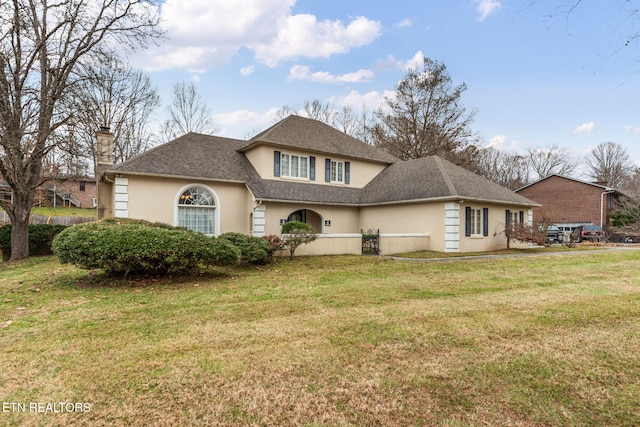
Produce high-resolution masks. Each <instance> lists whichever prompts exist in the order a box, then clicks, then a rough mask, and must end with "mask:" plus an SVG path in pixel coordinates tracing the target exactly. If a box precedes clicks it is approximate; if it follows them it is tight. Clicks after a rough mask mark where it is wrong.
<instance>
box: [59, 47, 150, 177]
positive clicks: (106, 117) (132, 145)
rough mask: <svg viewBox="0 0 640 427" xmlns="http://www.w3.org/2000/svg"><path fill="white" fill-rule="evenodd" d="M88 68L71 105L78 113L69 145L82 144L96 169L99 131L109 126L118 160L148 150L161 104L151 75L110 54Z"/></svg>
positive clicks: (75, 90)
mask: <svg viewBox="0 0 640 427" xmlns="http://www.w3.org/2000/svg"><path fill="white" fill-rule="evenodd" d="M85 70H86V71H85V73H84V75H85V76H86V78H85V79H84V80H83V81H82V82H81V83H80V84H78V85H76V86H74V87H73V95H74V96H73V98H72V100H71V104H70V105H68V108H70V109H71V111H73V112H74V113H75V114H74V120H73V121H72V122H70V123H69V126H68V131H67V136H66V137H65V139H66V140H74V143H73V144H71V146H70V147H68V148H67V149H68V150H77V148H78V147H82V152H83V153H84V155H85V156H86V157H88V159H87V160H88V161H89V162H90V163H91V164H92V165H93V168H94V170H95V166H96V161H97V160H96V154H97V147H96V138H95V131H96V129H99V128H100V127H102V126H107V127H109V128H110V131H111V132H112V133H113V135H114V147H113V156H114V161H115V163H120V162H122V161H124V160H126V159H128V158H130V157H133V156H135V155H137V154H140V153H142V152H144V151H146V150H147V149H148V148H149V147H150V146H151V144H152V133H151V131H150V129H149V122H150V120H151V117H152V114H153V112H154V110H155V109H156V108H157V107H158V106H159V105H160V96H159V95H158V91H157V89H156V88H154V87H153V86H152V84H151V79H150V78H149V76H147V75H146V74H144V73H143V72H141V71H139V70H134V69H132V68H130V67H128V66H127V65H125V64H124V63H122V62H121V61H120V60H119V59H117V58H108V57H104V58H99V59H98V60H97V61H94V62H93V63H90V64H89V65H88V66H86V67H85ZM71 152H72V153H73V151H71Z"/></svg>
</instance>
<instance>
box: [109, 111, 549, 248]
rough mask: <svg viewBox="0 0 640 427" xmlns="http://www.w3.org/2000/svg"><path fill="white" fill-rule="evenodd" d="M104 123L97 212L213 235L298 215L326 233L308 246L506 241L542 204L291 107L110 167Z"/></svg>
mask: <svg viewBox="0 0 640 427" xmlns="http://www.w3.org/2000/svg"><path fill="white" fill-rule="evenodd" d="M110 135H111V134H110V133H108V132H107V131H106V130H104V129H103V130H102V131H100V132H98V134H97V136H98V145H99V153H100V154H99V158H98V176H99V177H100V180H99V188H98V195H99V197H98V212H99V214H98V215H99V217H116V218H118V217H120V218H127V217H129V218H140V219H146V220H149V221H159V222H164V223H168V224H172V225H180V226H185V227H188V228H190V229H194V230H198V231H201V232H203V233H205V234H209V235H219V234H221V233H225V232H232V231H233V232H240V233H246V234H253V235H256V236H265V235H270V234H275V235H279V234H280V229H281V225H282V224H283V223H284V222H286V221H289V220H299V221H304V222H306V223H309V224H310V225H312V226H313V228H314V230H315V231H316V232H318V233H319V238H318V239H317V240H316V241H314V242H313V243H311V244H309V245H305V246H304V247H301V248H299V249H298V251H299V252H300V254H343V253H355V254H359V253H361V242H362V234H361V233H362V232H363V230H364V231H366V230H369V229H372V230H379V232H380V236H381V237H380V239H381V240H380V251H381V253H384V254H390V253H398V252H405V251H415V250H435V251H442V252H469V251H484V250H493V249H500V248H505V247H506V237H505V235H504V228H505V218H506V216H505V213H507V215H508V214H509V212H519V215H516V216H514V217H515V218H518V219H517V220H518V221H524V222H527V223H529V224H530V223H531V212H532V211H531V209H532V208H533V207H535V206H537V204H536V203H535V202H532V201H531V200H528V199H526V198H525V197H523V196H520V195H518V194H516V193H514V192H512V191H510V190H507V189H506V188H504V187H501V186H499V185H497V184H495V183H493V182H490V181H488V180H485V179H483V178H481V177H480V176H478V175H475V174H474V173H472V172H470V171H468V170H466V169H463V168H461V167H458V166H455V165H454V164H452V163H450V162H448V161H446V160H444V159H442V158H440V157H436V156H433V157H427V158H422V159H417V160H410V161H401V160H399V159H397V158H396V157H394V156H391V155H390V154H388V153H386V152H384V151H381V150H378V149H376V148H374V147H373V146H370V145H368V144H366V143H364V142H361V141H359V140H357V139H355V138H352V137H350V136H348V135H346V134H344V133H342V132H340V131H338V130H336V129H334V128H332V127H330V126H328V125H325V124H323V123H321V122H318V121H315V120H311V119H306V118H302V117H298V116H290V117H288V118H286V119H284V120H282V121H281V122H279V123H277V124H275V125H274V126H272V127H271V128H269V129H267V130H266V131H264V132H262V133H260V134H259V135H257V136H255V137H253V138H252V139H250V140H249V141H239V140H234V139H228V138H221V137H216V136H208V135H201V134H195V133H189V134H187V135H184V136H182V137H180V138H178V139H175V140H173V141H170V142H168V143H166V144H164V145H161V146H158V147H156V148H154V149H152V150H149V151H147V152H146V153H144V154H141V155H139V156H137V157H134V158H132V159H129V160H127V161H125V162H124V163H122V164H120V165H118V166H113V165H112V164H111V162H112V156H111V154H110V153H111V147H110V145H109V144H110V142H109V141H110Z"/></svg>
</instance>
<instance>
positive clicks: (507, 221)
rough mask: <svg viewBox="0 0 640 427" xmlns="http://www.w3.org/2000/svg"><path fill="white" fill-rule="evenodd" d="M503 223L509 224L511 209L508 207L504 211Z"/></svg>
mask: <svg viewBox="0 0 640 427" xmlns="http://www.w3.org/2000/svg"><path fill="white" fill-rule="evenodd" d="M504 223H505V225H511V211H510V210H509V209H507V210H506V211H505V215H504Z"/></svg>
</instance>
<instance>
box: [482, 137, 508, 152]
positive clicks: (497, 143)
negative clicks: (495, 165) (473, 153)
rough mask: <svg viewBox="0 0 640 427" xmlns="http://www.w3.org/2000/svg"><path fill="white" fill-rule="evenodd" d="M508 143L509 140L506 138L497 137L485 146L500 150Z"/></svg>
mask: <svg viewBox="0 0 640 427" xmlns="http://www.w3.org/2000/svg"><path fill="white" fill-rule="evenodd" d="M507 141H509V138H507V137H506V136H504V135H496V136H494V137H493V138H491V139H490V140H489V142H488V143H487V145H485V148H495V149H500V148H501V147H502V146H504V145H506V144H507Z"/></svg>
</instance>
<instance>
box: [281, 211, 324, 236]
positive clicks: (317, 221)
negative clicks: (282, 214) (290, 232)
mask: <svg viewBox="0 0 640 427" xmlns="http://www.w3.org/2000/svg"><path fill="white" fill-rule="evenodd" d="M287 221H300V222H306V223H307V224H309V225H310V226H311V227H313V231H315V232H316V233H322V232H323V230H322V225H323V221H322V217H321V216H320V214H319V213H317V212H315V211H312V210H311V209H299V210H297V211H295V212H292V213H291V214H289V216H288V217H287Z"/></svg>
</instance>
